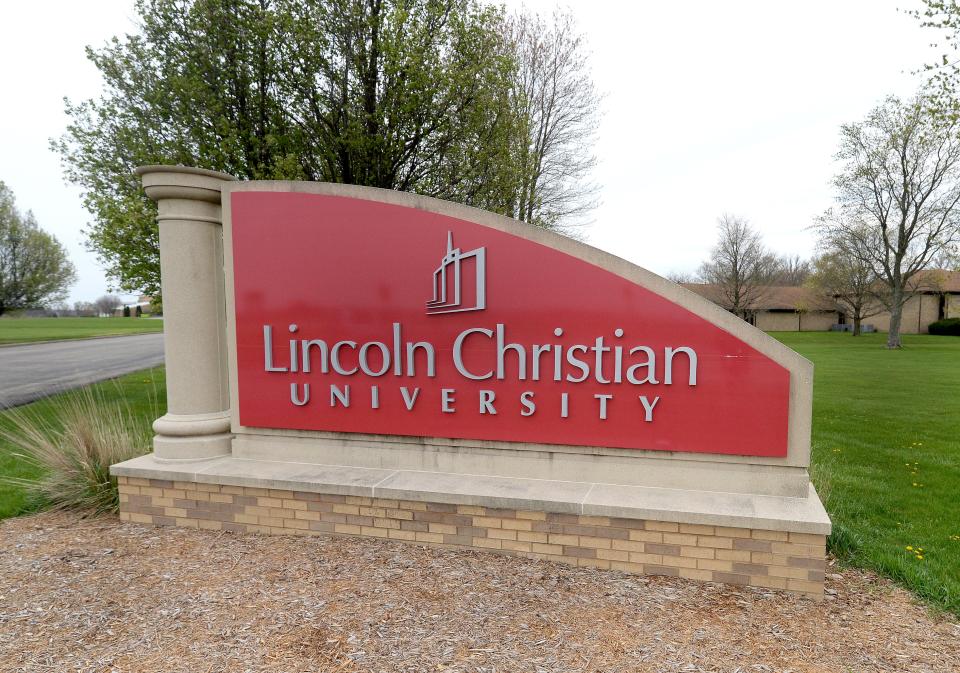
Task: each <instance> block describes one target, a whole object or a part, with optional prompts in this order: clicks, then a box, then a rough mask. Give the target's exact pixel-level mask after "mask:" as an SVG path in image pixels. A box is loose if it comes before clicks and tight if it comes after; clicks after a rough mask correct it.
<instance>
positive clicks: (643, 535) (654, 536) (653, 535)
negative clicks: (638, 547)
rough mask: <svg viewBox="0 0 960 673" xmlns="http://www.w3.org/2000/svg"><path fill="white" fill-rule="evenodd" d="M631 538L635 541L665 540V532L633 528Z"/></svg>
mask: <svg viewBox="0 0 960 673" xmlns="http://www.w3.org/2000/svg"><path fill="white" fill-rule="evenodd" d="M630 539H631V540H633V541H634V542H663V533H659V532H656V531H649V530H631V531H630Z"/></svg>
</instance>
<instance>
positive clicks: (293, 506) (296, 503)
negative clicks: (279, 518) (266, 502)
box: [283, 498, 307, 511]
mask: <svg viewBox="0 0 960 673" xmlns="http://www.w3.org/2000/svg"><path fill="white" fill-rule="evenodd" d="M283 508H284V509H290V510H294V511H296V510H298V509H306V508H307V503H306V501H305V500H294V499H292V498H284V500H283Z"/></svg>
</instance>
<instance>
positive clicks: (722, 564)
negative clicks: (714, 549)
mask: <svg viewBox="0 0 960 673" xmlns="http://www.w3.org/2000/svg"><path fill="white" fill-rule="evenodd" d="M697 568H698V569H700V570H719V571H721V572H730V571H732V570H733V561H717V560H715V559H708V558H700V559H697Z"/></svg>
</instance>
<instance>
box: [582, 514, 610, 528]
mask: <svg viewBox="0 0 960 673" xmlns="http://www.w3.org/2000/svg"><path fill="white" fill-rule="evenodd" d="M580 524H581V525H582V526H609V525H610V517H608V516H587V515H585V514H581V515H580Z"/></svg>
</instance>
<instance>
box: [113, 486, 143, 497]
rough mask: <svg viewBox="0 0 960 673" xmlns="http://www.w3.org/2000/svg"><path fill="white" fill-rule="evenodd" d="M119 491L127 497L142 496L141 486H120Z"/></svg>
mask: <svg viewBox="0 0 960 673" xmlns="http://www.w3.org/2000/svg"><path fill="white" fill-rule="evenodd" d="M117 491H118V492H120V493H124V494H126V495H140V487H139V486H118V487H117Z"/></svg>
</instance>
